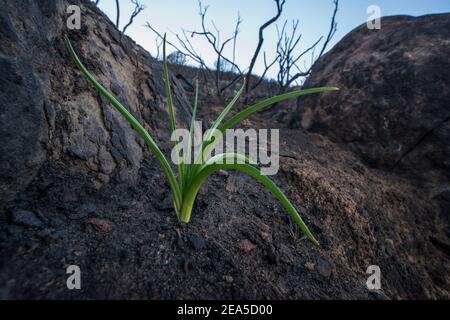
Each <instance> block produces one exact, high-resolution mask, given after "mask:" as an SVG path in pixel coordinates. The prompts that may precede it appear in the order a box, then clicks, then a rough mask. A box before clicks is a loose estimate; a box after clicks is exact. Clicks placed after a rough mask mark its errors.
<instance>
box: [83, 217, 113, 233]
mask: <svg viewBox="0 0 450 320" xmlns="http://www.w3.org/2000/svg"><path fill="white" fill-rule="evenodd" d="M87 224H88V225H90V226H92V227H93V228H94V229H95V230H97V231H100V232H105V233H107V232H110V231H111V230H112V228H113V225H112V222H111V221H108V220H105V219H99V218H91V219H89V220H88V221H87Z"/></svg>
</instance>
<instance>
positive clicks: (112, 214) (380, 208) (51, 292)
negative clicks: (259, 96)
mask: <svg viewBox="0 0 450 320" xmlns="http://www.w3.org/2000/svg"><path fill="white" fill-rule="evenodd" d="M69 2H70V3H76V4H79V5H81V7H82V12H83V22H82V30H81V31H80V32H70V33H69V35H70V37H71V38H72V39H73V42H74V43H75V44H76V50H77V51H78V52H79V53H80V56H81V57H82V59H83V61H85V62H86V65H87V66H88V67H89V68H90V69H91V70H92V71H93V72H94V73H95V74H96V76H97V77H98V78H99V79H100V81H101V82H102V83H104V84H105V85H106V86H107V87H108V88H110V89H111V90H112V91H113V92H114V93H115V94H116V95H117V96H118V98H119V99H120V100H121V101H123V102H125V103H126V105H127V106H128V107H129V108H130V109H131V111H132V112H133V114H135V115H136V117H137V118H138V119H139V120H141V121H143V122H144V123H145V125H146V126H147V128H149V130H150V132H151V133H152V134H153V136H155V137H156V138H157V139H158V140H161V141H164V138H166V137H167V135H168V121H167V119H168V117H167V112H166V108H165V97H164V94H163V88H162V84H163V82H162V81H161V66H160V64H159V63H158V62H155V61H153V59H152V58H151V57H150V56H149V55H148V53H146V52H145V51H144V50H143V49H141V48H140V47H139V46H137V45H135V44H134V43H133V42H132V41H131V40H130V39H128V38H127V37H122V38H120V35H119V33H118V32H117V30H115V28H114V27H113V25H112V24H111V23H110V22H109V20H107V18H106V17H105V16H104V15H103V14H102V13H101V12H99V11H98V10H97V9H96V8H95V7H93V6H92V5H90V4H89V3H88V2H87V1H64V0H58V1H53V0H52V1H50V0H48V1H47V0H42V1H39V2H36V1H31V0H30V1H22V2H20V3H18V2H16V1H9V0H7V1H5V7H4V10H3V9H2V11H1V12H0V26H1V28H0V30H2V31H1V32H0V69H1V70H0V71H1V72H0V84H1V86H0V87H1V88H2V91H1V92H0V102H1V104H0V124H1V126H0V131H1V134H0V210H1V211H0V212H1V215H0V298H7V299H13V298H33V299H34V298H82V299H86V298H137V299H157V298H172V299H174V298H175V299H177V298H248V299H260V298H278V299H299V298H305V299H317V298H347V299H348V298H364V299H379V298H382V299H384V298H449V297H450V290H449V281H450V280H449V276H448V275H449V274H450V273H449V271H450V267H449V241H448V235H449V221H448V214H446V212H448V211H445V210H448V207H449V204H448V203H449V198H447V197H446V196H445V194H443V195H441V196H440V197H439V198H437V199H436V200H435V201H434V200H433V201H430V198H429V196H428V193H427V192H425V191H426V189H423V187H422V186H420V185H418V184H416V183H414V182H412V181H411V180H410V179H407V178H406V177H404V176H399V175H397V174H396V173H393V172H391V171H389V170H378V169H376V168H373V167H369V166H367V165H366V163H365V162H364V161H362V160H361V159H360V158H359V157H358V156H355V155H354V154H353V153H352V152H351V151H350V150H349V149H348V148H347V147H346V146H345V145H341V144H336V143H334V142H331V141H330V140H329V139H328V138H327V137H325V136H322V135H319V134H311V133H307V132H305V131H304V130H303V129H283V130H281V150H280V153H281V156H282V157H281V159H280V163H281V169H280V172H279V174H278V175H277V176H276V177H275V180H276V181H277V182H278V183H279V185H280V186H282V189H284V190H285V191H286V192H287V194H288V196H289V197H290V198H291V199H292V201H293V202H294V203H295V204H296V205H297V206H298V207H300V208H302V209H303V210H304V212H305V219H306V220H307V222H308V224H310V226H311V228H312V230H313V232H314V233H315V234H316V235H317V237H318V239H319V240H320V242H321V246H320V247H314V246H312V245H311V244H310V243H308V242H307V241H306V240H305V239H304V238H302V237H301V235H300V234H299V232H298V231H297V229H296V228H295V226H294V225H293V224H292V222H291V221H290V219H289V218H288V217H287V215H286V213H285V212H284V210H283V209H282V208H281V207H280V206H279V204H278V203H277V202H276V201H274V200H273V199H272V197H270V195H269V194H268V193H267V192H266V191H264V190H263V189H262V188H261V187H260V186H259V185H257V184H256V182H254V181H253V180H251V179H250V178H248V177H246V176H243V175H240V174H236V173H224V172H221V173H220V174H217V175H215V176H214V177H212V179H211V180H210V181H209V182H208V183H207V185H206V186H205V187H204V188H203V189H202V190H201V193H200V195H199V198H198V201H197V204H196V207H195V209H194V212H193V218H192V223H191V224H189V225H187V226H186V225H182V224H180V223H179V222H178V221H177V218H176V215H175V213H174V212H173V210H172V208H171V198H170V193H169V189H168V187H167V182H166V180H165V177H164V175H163V173H162V171H161V170H160V168H159V166H158V165H157V163H156V160H155V159H154V157H152V156H151V155H150V154H149V153H148V152H147V151H146V150H145V148H144V145H143V143H142V141H140V139H139V138H138V137H137V136H136V134H135V133H134V132H133V131H132V129H131V128H130V127H129V126H128V125H127V124H126V122H125V121H124V120H123V119H122V118H121V117H120V116H119V115H118V114H117V113H116V112H114V110H113V109H112V108H111V107H110V106H109V105H108V104H107V103H106V102H105V101H104V100H103V99H101V98H100V97H99V96H98V94H97V93H96V92H95V91H94V90H93V89H92V88H91V87H90V85H89V84H88V83H87V82H86V81H85V80H84V79H83V78H82V77H81V75H80V73H79V72H78V71H77V70H76V68H75V66H74V65H73V63H72V61H71V60H70V58H69V56H68V54H67V51H66V49H65V47H64V44H63V35H64V34H65V33H67V30H66V29H65V17H66V14H65V8H66V6H67V5H68V3H69ZM22 6H23V7H22ZM25 7H26V8H27V10H28V11H31V12H32V13H33V14H32V15H27V16H24V15H22V14H21V12H23V10H24V8H25ZM30 17H33V18H30ZM402 19H403V18H402ZM429 19H430V21H435V20H434V19H433V18H429ZM435 19H436V21H439V19H440V17H439V16H436V18H435ZM344 41H345V40H344ZM337 47H339V45H338V46H337ZM173 83H174V89H175V92H176V105H177V110H178V115H179V120H180V121H181V122H183V121H185V120H186V119H188V118H189V117H188V115H189V112H190V109H189V107H188V104H187V98H186V94H185V93H184V92H183V89H182V88H181V87H180V86H179V85H178V83H177V82H176V81H175V79H173ZM322 98H323V99H329V98H328V97H327V96H324V97H322ZM320 101H322V100H321V99H320V100H319V101H318V102H317V103H318V104H319V105H320V103H321V102H320ZM201 102H202V103H201V110H200V111H199V113H200V114H204V115H205V116H206V118H207V119H206V120H210V119H211V118H212V117H214V115H215V114H217V113H218V112H219V111H220V110H221V107H223V105H224V103H225V101H222V99H219V98H216V97H208V96H207V97H203V98H202V101H201ZM240 107H242V106H240ZM277 108H287V105H279V106H277ZM287 110H288V109H287ZM272 118H273V117H272V112H266V113H263V114H260V115H258V116H256V117H253V118H251V119H250V120H249V121H247V122H246V123H245V126H247V127H250V126H251V127H255V128H263V127H264V128H267V127H269V128H271V127H272V128H278V127H281V126H283V124H282V123H281V122H278V121H276V120H274V119H272ZM323 133H324V134H326V133H327V132H323ZM161 138H162V139H161ZM163 147H164V150H165V152H166V153H168V152H169V150H170V149H169V147H170V145H168V144H163ZM224 192H225V197H224ZM446 208H447V209H446ZM72 264H75V265H78V266H80V268H81V272H82V288H81V290H68V289H67V287H66V279H67V275H66V268H67V266H68V265H72ZM369 265H379V266H380V268H381V272H382V290H380V291H370V290H368V289H367V287H366V285H365V281H366V279H367V277H368V275H367V274H366V269H367V267H368V266H369Z"/></svg>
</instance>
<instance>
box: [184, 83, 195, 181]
mask: <svg viewBox="0 0 450 320" xmlns="http://www.w3.org/2000/svg"><path fill="white" fill-rule="evenodd" d="M197 107H198V80H195V99H194V108H193V111H192V119H191V126H190V128H189V138H188V149H187V156H186V158H187V161H188V163H185V164H184V172H185V173H186V175H187V177H186V178H185V179H184V180H183V183H184V185H186V184H187V183H188V181H189V179H190V177H191V173H192V170H191V169H192V164H191V165H189V163H190V161H192V159H191V156H192V146H193V144H194V141H193V140H194V136H193V135H194V129H195V118H196V115H197Z"/></svg>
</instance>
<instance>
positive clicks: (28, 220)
mask: <svg viewBox="0 0 450 320" xmlns="http://www.w3.org/2000/svg"><path fill="white" fill-rule="evenodd" d="M11 221H12V222H13V223H15V224H18V225H22V226H25V227H38V228H39V227H42V226H43V223H42V221H41V220H39V218H38V217H37V216H36V214H34V212H31V211H27V210H14V211H13V212H12V213H11Z"/></svg>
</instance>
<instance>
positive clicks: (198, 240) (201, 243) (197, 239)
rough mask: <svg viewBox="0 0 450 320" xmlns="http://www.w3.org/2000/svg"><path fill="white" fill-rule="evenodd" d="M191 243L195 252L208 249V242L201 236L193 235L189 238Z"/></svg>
mask: <svg viewBox="0 0 450 320" xmlns="http://www.w3.org/2000/svg"><path fill="white" fill-rule="evenodd" d="M188 240H189V243H190V244H191V245H192V247H193V248H194V249H195V250H202V249H204V248H205V247H206V241H205V239H203V238H202V237H201V236H199V235H196V234H192V235H190V236H189V237H188Z"/></svg>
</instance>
